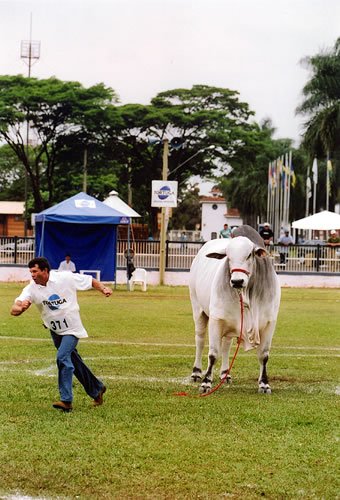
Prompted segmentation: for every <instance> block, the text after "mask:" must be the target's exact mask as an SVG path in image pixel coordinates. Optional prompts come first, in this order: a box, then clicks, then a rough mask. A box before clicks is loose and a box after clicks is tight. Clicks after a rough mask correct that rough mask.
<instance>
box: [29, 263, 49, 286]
mask: <svg viewBox="0 0 340 500" xmlns="http://www.w3.org/2000/svg"><path fill="white" fill-rule="evenodd" d="M30 273H31V277H32V280H33V281H34V282H35V284H36V285H44V286H45V285H46V283H47V282H48V277H49V272H48V270H47V269H43V270H41V269H39V266H38V264H35V265H34V267H30Z"/></svg>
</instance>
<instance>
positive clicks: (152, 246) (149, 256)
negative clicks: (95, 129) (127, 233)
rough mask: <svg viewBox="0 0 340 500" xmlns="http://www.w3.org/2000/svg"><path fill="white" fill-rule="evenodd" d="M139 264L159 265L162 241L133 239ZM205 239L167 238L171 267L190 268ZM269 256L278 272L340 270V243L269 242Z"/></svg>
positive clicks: (122, 251)
mask: <svg viewBox="0 0 340 500" xmlns="http://www.w3.org/2000/svg"><path fill="white" fill-rule="evenodd" d="M129 244H130V249H131V250H132V251H133V254H134V255H133V263H134V265H135V267H143V268H144V269H158V268H159V251H160V244H159V241H142V240H136V241H133V242H131V241H130V242H129ZM203 244H204V242H183V241H167V242H166V248H165V255H166V262H165V267H166V269H167V270H182V271H188V270H189V269H190V266H191V263H192V261H193V259H194V257H195V255H196V254H197V252H198V251H199V249H200V248H201V247H202V245H203ZM127 248H128V241H127V240H119V241H118V246H117V267H118V268H120V269H124V268H125V267H126V250H127ZM267 251H268V255H269V257H270V258H271V259H272V262H273V266H274V268H275V270H276V271H277V272H278V273H301V274H302V273H340V247H337V248H336V247H330V246H328V245H291V246H289V247H283V246H281V245H278V244H275V245H269V246H267Z"/></svg>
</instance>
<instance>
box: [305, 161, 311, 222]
mask: <svg viewBox="0 0 340 500" xmlns="http://www.w3.org/2000/svg"><path fill="white" fill-rule="evenodd" d="M310 194H311V192H310V177H309V166H308V168H307V178H306V213H305V216H306V217H308V215H309V198H310Z"/></svg>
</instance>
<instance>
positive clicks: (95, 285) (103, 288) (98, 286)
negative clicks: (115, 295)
mask: <svg viewBox="0 0 340 500" xmlns="http://www.w3.org/2000/svg"><path fill="white" fill-rule="evenodd" d="M92 288H94V289H95V290H98V291H99V292H101V293H103V294H104V295H106V297H110V295H111V294H112V290H111V288H109V287H107V286H105V285H104V284H103V283H101V282H100V281H98V280H96V279H95V278H92Z"/></svg>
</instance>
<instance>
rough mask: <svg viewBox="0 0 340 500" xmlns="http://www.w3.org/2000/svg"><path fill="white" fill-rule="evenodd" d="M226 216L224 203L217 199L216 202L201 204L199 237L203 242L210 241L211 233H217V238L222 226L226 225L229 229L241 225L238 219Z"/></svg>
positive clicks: (241, 222) (240, 220)
mask: <svg viewBox="0 0 340 500" xmlns="http://www.w3.org/2000/svg"><path fill="white" fill-rule="evenodd" d="M213 206H216V210H214V209H213ZM226 214H228V212H227V205H226V203H225V202H224V201H223V202H221V201H218V199H217V200H216V201H215V200H211V201H209V202H208V201H203V202H202V216H201V217H202V218H201V227H202V230H201V236H202V238H203V240H204V241H210V240H211V239H212V238H211V234H212V233H217V237H219V233H220V231H221V229H223V226H224V224H228V225H229V227H230V228H232V227H233V226H240V225H242V224H243V221H242V219H241V218H240V217H229V216H228V215H227V216H226Z"/></svg>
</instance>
